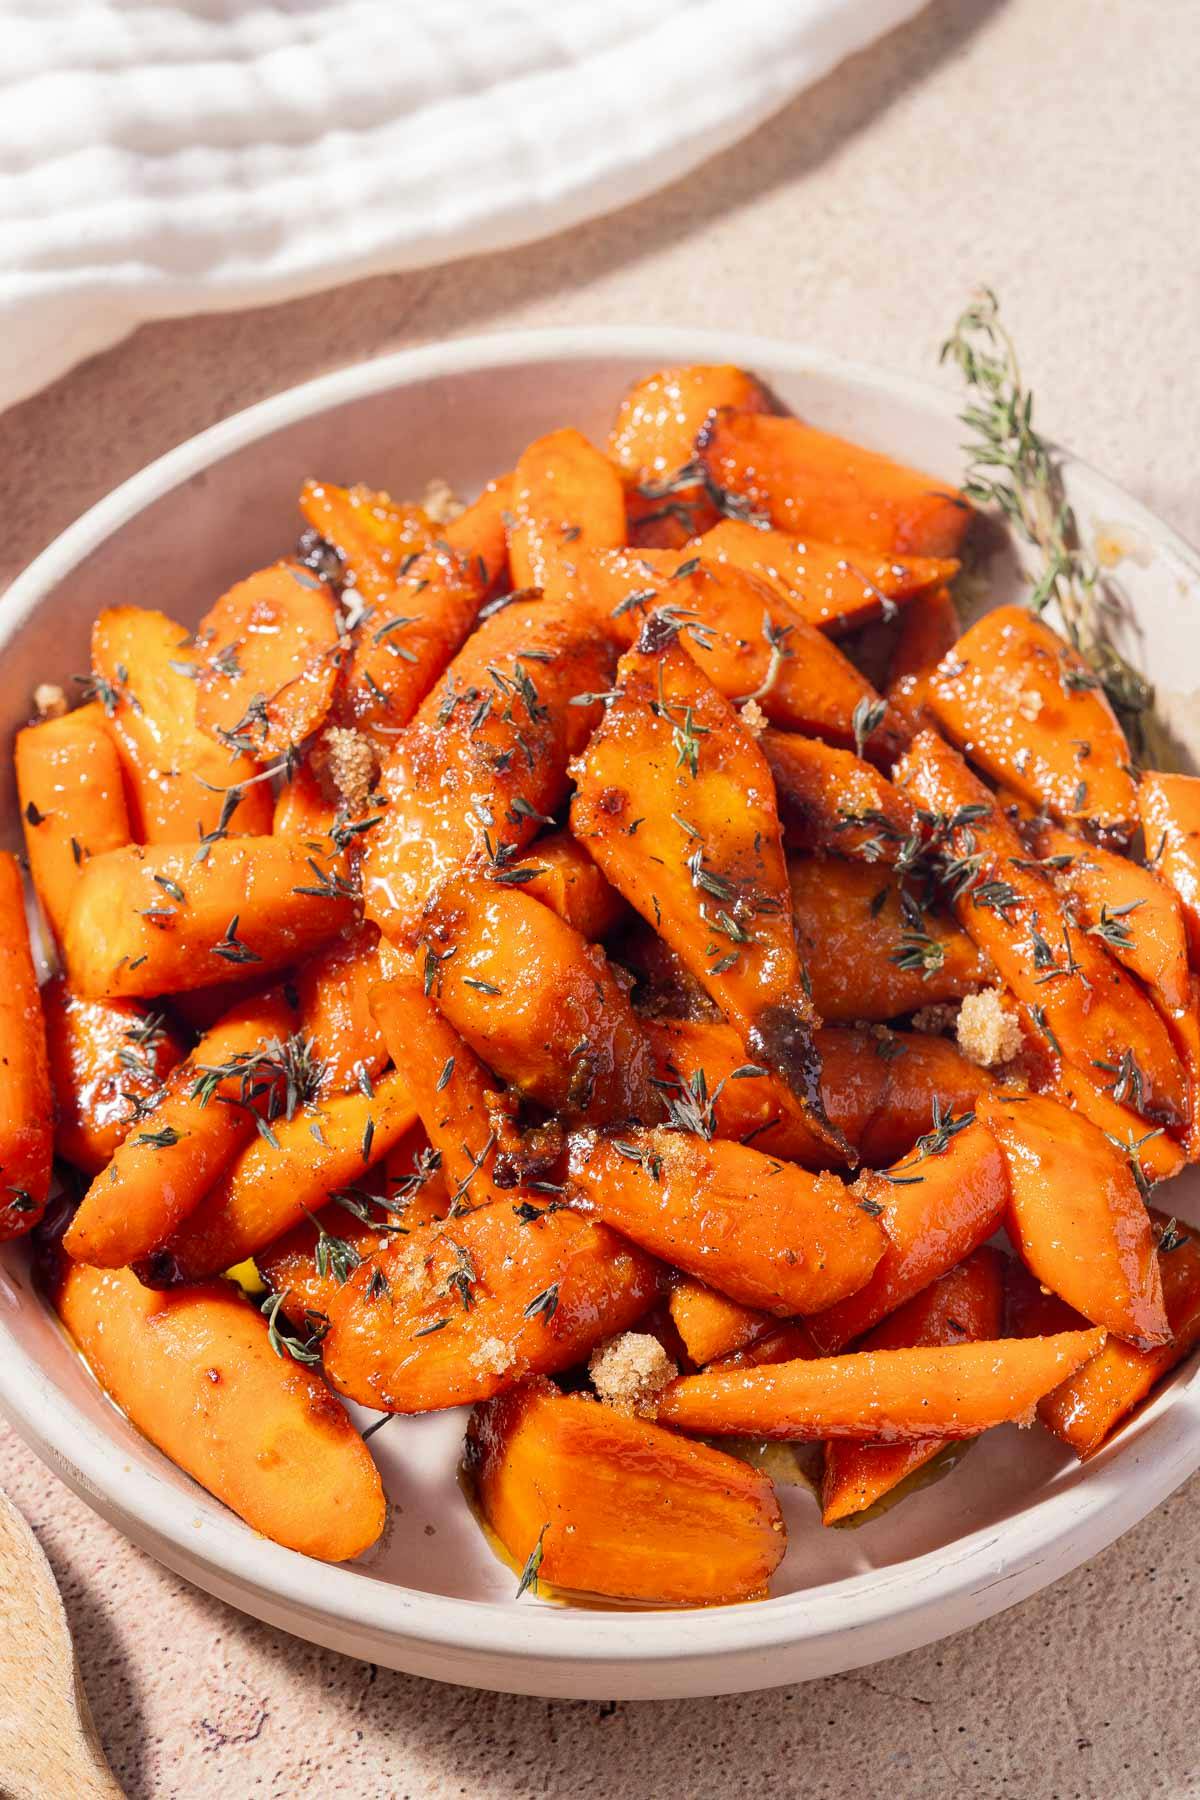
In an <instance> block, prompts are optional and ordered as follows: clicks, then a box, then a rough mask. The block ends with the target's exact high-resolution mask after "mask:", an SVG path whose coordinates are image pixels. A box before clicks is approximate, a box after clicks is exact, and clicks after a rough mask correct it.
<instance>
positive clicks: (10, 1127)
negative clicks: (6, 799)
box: [0, 851, 54, 1243]
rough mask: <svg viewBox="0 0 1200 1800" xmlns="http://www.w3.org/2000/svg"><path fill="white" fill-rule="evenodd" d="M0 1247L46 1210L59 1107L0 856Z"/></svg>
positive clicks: (8, 875)
mask: <svg viewBox="0 0 1200 1800" xmlns="http://www.w3.org/2000/svg"><path fill="white" fill-rule="evenodd" d="M0 1070H2V1071H3V1078H2V1079H0V1243H2V1242H3V1241H4V1240H5V1239H6V1238H15V1237H22V1236H23V1235H24V1234H25V1232H27V1231H31V1230H32V1229H33V1227H34V1226H35V1225H36V1224H37V1222H38V1220H39V1219H40V1218H41V1216H42V1213H43V1212H44V1211H45V1208H46V1199H47V1196H48V1195H49V1192H50V1165H51V1161H52V1159H53V1156H54V1104H53V1098H52V1095H51V1089H50V1070H49V1065H48V1061H47V1056H46V1027H45V1023H44V1021H43V1018H42V1003H41V997H40V995H39V994H38V985H37V975H36V974H35V972H34V967H33V955H32V952H31V950H30V947H29V928H28V925H27V923H26V919H25V887H24V883H23V882H22V880H21V871H20V868H19V867H18V866H17V860H16V858H15V857H14V856H10V855H9V854H8V852H7V851H0Z"/></svg>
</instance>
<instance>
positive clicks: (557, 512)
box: [508, 428, 625, 588]
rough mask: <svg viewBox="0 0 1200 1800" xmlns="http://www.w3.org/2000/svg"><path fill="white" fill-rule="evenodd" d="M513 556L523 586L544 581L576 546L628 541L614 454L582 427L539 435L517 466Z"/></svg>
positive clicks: (510, 542)
mask: <svg viewBox="0 0 1200 1800" xmlns="http://www.w3.org/2000/svg"><path fill="white" fill-rule="evenodd" d="M511 505H512V520H513V522H512V524H511V525H510V526H509V529H508V561H509V566H510V568H511V570H512V578H513V581H514V583H515V585H516V586H517V587H518V588H540V587H542V586H544V584H545V579H546V570H547V567H548V565H549V564H551V563H553V562H557V561H562V560H564V559H565V560H566V561H568V562H569V561H570V560H571V558H572V557H573V556H574V555H575V553H576V549H577V548H578V549H583V548H586V547H588V546H591V545H601V546H606V547H607V546H616V545H618V544H623V543H624V542H625V491H624V489H623V487H622V486H621V478H620V476H619V475H618V474H617V472H616V470H615V469H614V468H613V466H612V464H611V463H610V462H609V460H608V458H607V457H606V456H604V455H602V454H601V452H600V451H599V450H597V449H596V447H595V445H594V444H589V442H588V440H587V439H586V438H585V437H584V436H583V435H582V433H581V432H578V431H575V430H572V429H569V428H568V429H566V430H563V431H552V432H550V433H549V435H548V436H546V437H542V438H538V439H537V440H536V441H535V442H534V443H532V444H530V446H529V448H528V449H527V450H525V451H523V452H522V454H521V456H520V457H519V458H518V459H517V466H516V468H515V470H514V471H513V486H512V502H511Z"/></svg>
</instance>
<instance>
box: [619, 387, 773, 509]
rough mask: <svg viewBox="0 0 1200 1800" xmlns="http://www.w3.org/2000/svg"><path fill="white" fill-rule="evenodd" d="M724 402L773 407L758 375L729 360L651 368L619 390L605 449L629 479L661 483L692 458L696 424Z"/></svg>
mask: <svg viewBox="0 0 1200 1800" xmlns="http://www.w3.org/2000/svg"><path fill="white" fill-rule="evenodd" d="M723 406H726V407H735V408H736V409H737V410H738V411H739V412H771V411H773V410H774V403H773V401H772V399H771V396H770V394H769V393H768V392H767V390H766V389H765V388H764V387H763V385H762V383H761V382H760V381H759V380H758V378H757V377H756V376H754V375H751V374H749V373H748V372H747V371H746V370H745V369H738V368H735V367H734V365H733V364H732V363H691V364H687V365H682V366H679V367H673V368H668V369H656V370H655V372H654V374H653V375H644V376H643V377H642V379H641V380H640V381H635V382H634V383H633V385H632V387H629V388H627V389H626V391H625V393H624V394H623V395H622V396H621V402H620V405H619V406H618V407H617V416H616V419H615V421H614V423H613V428H612V430H611V432H610V433H609V438H608V453H609V455H610V456H611V457H612V459H613V461H614V462H615V463H616V464H617V465H618V466H619V467H620V468H621V469H622V470H623V471H624V473H625V474H626V475H628V476H631V477H632V478H633V480H635V481H637V482H641V483H643V484H662V483H663V482H664V481H667V480H670V479H672V478H674V477H675V476H677V475H678V474H679V472H680V470H682V469H683V468H684V467H685V465H686V464H688V463H690V462H691V461H692V459H693V457H694V455H695V447H696V438H697V437H698V436H699V433H700V429H701V427H702V426H703V425H704V424H705V423H706V421H707V420H708V418H709V416H710V414H712V413H714V412H716V411H718V409H719V408H721V407H723ZM672 492H674V490H673V489H672Z"/></svg>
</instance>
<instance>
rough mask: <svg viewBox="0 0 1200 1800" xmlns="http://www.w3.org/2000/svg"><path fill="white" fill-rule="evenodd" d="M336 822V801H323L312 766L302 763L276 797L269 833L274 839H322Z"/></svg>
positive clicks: (321, 791) (322, 794)
mask: <svg viewBox="0 0 1200 1800" xmlns="http://www.w3.org/2000/svg"><path fill="white" fill-rule="evenodd" d="M336 818H337V802H336V800H331V799H327V798H326V795H325V791H324V789H323V788H322V786H321V783H320V781H319V780H318V778H317V776H316V774H315V772H314V770H313V768H312V765H311V763H308V762H302V763H300V764H299V765H298V766H297V767H296V769H295V770H294V771H293V773H292V777H291V780H290V781H285V782H284V783H283V785H282V786H281V788H280V790H279V793H278V795H277V796H276V799H275V811H274V814H273V816H272V820H271V830H272V831H273V832H274V834H275V836H276V837H296V838H312V837H325V836H327V835H328V833H329V832H330V831H332V830H333V827H334V823H335V821H336Z"/></svg>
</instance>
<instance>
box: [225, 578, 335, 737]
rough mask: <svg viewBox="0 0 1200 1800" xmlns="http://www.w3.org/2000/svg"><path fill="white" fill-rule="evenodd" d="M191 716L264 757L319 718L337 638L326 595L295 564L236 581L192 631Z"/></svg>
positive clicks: (330, 684) (329, 697)
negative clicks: (196, 658)
mask: <svg viewBox="0 0 1200 1800" xmlns="http://www.w3.org/2000/svg"><path fill="white" fill-rule="evenodd" d="M196 648H197V650H198V651H199V652H200V655H201V662H200V668H199V674H198V675H197V678H196V723H197V725H199V727H200V729H201V731H206V732H208V734H209V736H210V737H214V738H216V740H217V742H218V743H219V744H222V745H224V746H225V747H226V748H227V749H230V748H231V749H236V750H241V751H243V752H244V753H245V754H246V755H247V756H250V757H254V758H256V759H257V760H258V761H259V762H268V761H270V760H271V759H272V758H273V757H277V756H282V755H283V754H284V753H285V751H290V750H293V749H294V748H295V746H296V745H297V744H299V743H300V742H301V741H302V740H303V739H304V738H306V737H309V736H310V735H311V734H312V733H313V732H314V731H316V730H317V728H318V726H320V725H321V724H323V723H324V720H325V715H326V714H327V713H328V711H329V708H330V706H331V705H332V703H333V690H334V686H335V684H336V682H337V676H338V667H339V664H340V661H341V655H342V646H341V640H340V638H339V635H338V612H337V605H336V603H335V601H334V598H333V594H332V592H331V591H330V589H329V588H328V587H326V585H325V583H324V582H323V581H320V580H318V578H317V577H316V576H315V575H314V574H313V573H312V571H311V570H309V569H306V568H305V567H304V566H303V564H301V563H297V562H277V563H274V564H272V566H271V567H270V568H269V569H259V570H258V572H257V574H254V575H251V576H249V577H248V578H247V579H246V580H245V581H239V582H238V583H237V585H236V586H235V587H231V588H230V589H229V591H228V593H225V594H222V596H221V598H220V599H219V600H218V601H217V603H216V605H215V606H212V607H210V608H209V610H208V612H207V613H205V615H204V617H203V619H201V621H200V625H199V628H198V630H197V632H196Z"/></svg>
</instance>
